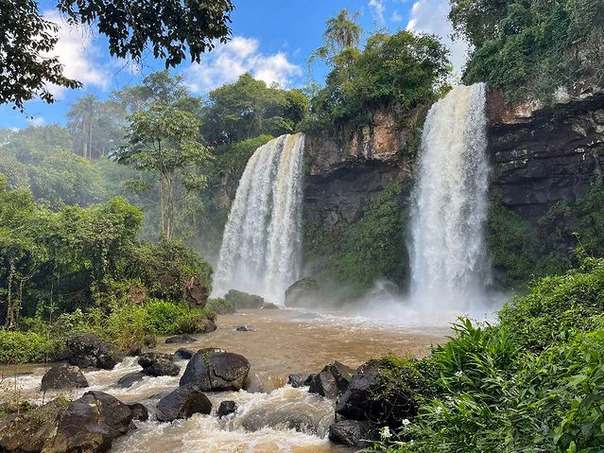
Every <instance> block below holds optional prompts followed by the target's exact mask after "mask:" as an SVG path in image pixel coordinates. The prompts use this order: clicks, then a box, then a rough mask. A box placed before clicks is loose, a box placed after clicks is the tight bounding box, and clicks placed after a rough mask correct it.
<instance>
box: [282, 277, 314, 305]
mask: <svg viewBox="0 0 604 453" xmlns="http://www.w3.org/2000/svg"><path fill="white" fill-rule="evenodd" d="M319 297H320V290H319V284H318V283H317V281H316V280H314V279H312V278H303V279H302V280H298V281H297V282H296V283H294V284H293V285H291V286H290V287H289V288H287V290H286V291H285V306H286V307H312V306H315V305H317V303H318V300H319Z"/></svg>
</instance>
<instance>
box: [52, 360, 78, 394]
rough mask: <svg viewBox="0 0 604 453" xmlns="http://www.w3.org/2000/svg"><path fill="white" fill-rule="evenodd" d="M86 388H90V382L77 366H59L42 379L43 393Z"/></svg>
mask: <svg viewBox="0 0 604 453" xmlns="http://www.w3.org/2000/svg"><path fill="white" fill-rule="evenodd" d="M84 387H88V381H87V380H86V378H85V377H84V374H82V372H81V371H80V368H79V367H77V366H75V365H68V364H66V363H60V364H57V365H55V366H53V367H52V368H51V369H50V370H48V372H47V373H46V374H45V375H44V377H42V385H41V390H42V391H43V392H45V391H46V390H63V389H74V388H84Z"/></svg>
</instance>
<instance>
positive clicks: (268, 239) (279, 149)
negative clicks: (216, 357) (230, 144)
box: [214, 134, 304, 302]
mask: <svg viewBox="0 0 604 453" xmlns="http://www.w3.org/2000/svg"><path fill="white" fill-rule="evenodd" d="M303 152H304V135H302V134H295V135H283V136H281V137H278V138H276V139H274V140H271V141H270V142H268V143H267V144H265V145H264V146H261V147H260V148H258V149H257V150H256V152H255V153H254V155H253V156H252V157H251V158H250V160H249V162H248V163H247V166H246V167H245V171H244V172H243V176H242V177H241V181H240V182H239V187H238V188H237V194H236V195H235V201H234V202H233V206H232V207H231V212H230V214H229V219H228V221H227V224H226V227H225V230H224V234H223V237H222V246H221V248H220V258H219V262H218V267H217V270H216V275H215V278H214V294H215V295H223V294H224V293H226V292H227V291H228V290H229V289H239V290H242V291H246V292H249V293H253V294H258V295H261V296H263V297H265V298H267V299H269V300H271V301H274V302H280V301H281V300H282V299H283V295H284V292H285V290H286V289H287V287H288V286H289V285H290V284H291V283H293V282H295V281H296V280H297V279H298V278H299V274H300V260H301V257H300V254H301V232H300V230H301V222H302V167H303Z"/></svg>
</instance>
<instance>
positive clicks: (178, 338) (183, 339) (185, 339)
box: [166, 333, 197, 344]
mask: <svg viewBox="0 0 604 453" xmlns="http://www.w3.org/2000/svg"><path fill="white" fill-rule="evenodd" d="M196 341H197V338H195V337H192V336H191V335H188V334H186V333H185V334H183V335H175V336H173V337H168V338H166V344H175V343H176V344H178V343H195V342H196Z"/></svg>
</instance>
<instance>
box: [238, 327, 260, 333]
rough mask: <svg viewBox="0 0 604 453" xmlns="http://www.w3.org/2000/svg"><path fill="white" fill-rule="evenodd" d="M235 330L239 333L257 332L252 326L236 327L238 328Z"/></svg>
mask: <svg viewBox="0 0 604 453" xmlns="http://www.w3.org/2000/svg"><path fill="white" fill-rule="evenodd" d="M235 330H236V331H237V332H253V331H255V330H256V329H254V328H253V327H251V326H236V327H235Z"/></svg>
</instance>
